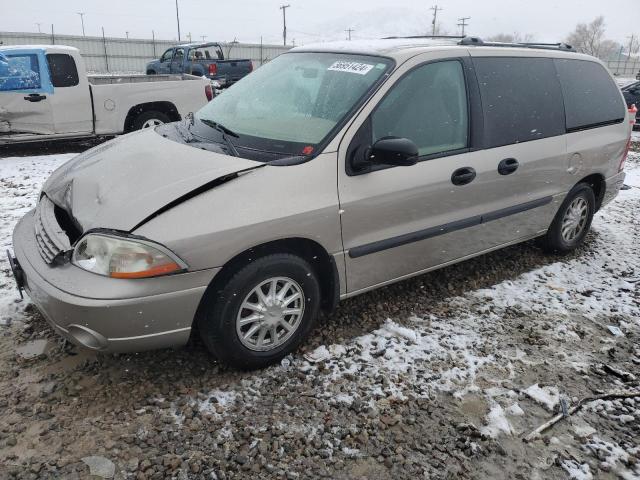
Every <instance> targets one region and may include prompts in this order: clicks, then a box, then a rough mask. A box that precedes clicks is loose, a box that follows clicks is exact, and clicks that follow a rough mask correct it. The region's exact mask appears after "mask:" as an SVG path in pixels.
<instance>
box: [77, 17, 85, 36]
mask: <svg viewBox="0 0 640 480" xmlns="http://www.w3.org/2000/svg"><path fill="white" fill-rule="evenodd" d="M77 13H78V15H80V21H81V22H82V36H83V37H84V36H86V35H85V34H84V16H85V15H86V13H84V12H77Z"/></svg>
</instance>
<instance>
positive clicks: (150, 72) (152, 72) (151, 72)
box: [147, 70, 156, 75]
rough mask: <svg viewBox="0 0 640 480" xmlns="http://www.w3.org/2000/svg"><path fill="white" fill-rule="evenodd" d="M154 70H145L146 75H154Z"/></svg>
mask: <svg viewBox="0 0 640 480" xmlns="http://www.w3.org/2000/svg"><path fill="white" fill-rule="evenodd" d="M155 74H156V71H155V70H147V75H155Z"/></svg>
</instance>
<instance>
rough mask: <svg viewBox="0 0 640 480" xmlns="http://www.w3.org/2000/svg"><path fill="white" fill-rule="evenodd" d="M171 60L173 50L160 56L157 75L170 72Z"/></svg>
mask: <svg viewBox="0 0 640 480" xmlns="http://www.w3.org/2000/svg"><path fill="white" fill-rule="evenodd" d="M172 58H173V48H170V49H169V50H167V51H166V52H164V53H163V54H162V57H160V62H159V63H158V73H164V74H167V73H169V72H170V71H171V59H172Z"/></svg>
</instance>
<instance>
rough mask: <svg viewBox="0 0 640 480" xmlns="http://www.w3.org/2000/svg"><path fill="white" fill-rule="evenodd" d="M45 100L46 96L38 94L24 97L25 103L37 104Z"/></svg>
mask: <svg viewBox="0 0 640 480" xmlns="http://www.w3.org/2000/svg"><path fill="white" fill-rule="evenodd" d="M45 98H47V96H46V95H40V94H39V93H30V94H29V95H27V96H26V97H24V99H25V100H26V101H27V102H39V101H40V100H44V99H45Z"/></svg>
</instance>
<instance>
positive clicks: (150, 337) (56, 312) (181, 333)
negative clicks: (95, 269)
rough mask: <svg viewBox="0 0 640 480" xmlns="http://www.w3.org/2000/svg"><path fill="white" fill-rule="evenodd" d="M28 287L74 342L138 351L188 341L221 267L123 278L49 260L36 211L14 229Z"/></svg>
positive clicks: (57, 327)
mask: <svg viewBox="0 0 640 480" xmlns="http://www.w3.org/2000/svg"><path fill="white" fill-rule="evenodd" d="M13 245H14V251H15V256H16V258H17V259H18V262H19V264H20V266H21V268H22V271H23V276H24V289H25V291H26V292H27V294H28V295H29V297H30V298H31V300H32V301H33V303H35V304H36V306H37V307H38V309H39V310H40V311H41V312H42V314H43V315H44V317H45V318H46V320H47V322H48V323H49V324H50V325H51V326H52V327H53V328H54V329H55V330H56V331H57V332H58V333H60V334H61V335H62V336H64V337H66V338H67V339H69V340H70V341H72V342H73V343H75V344H77V345H81V346H84V347H87V348H90V349H92V350H99V351H105V352H134V351H142V350H150V349H155V348H166V347H177V346H182V345H184V344H186V343H187V341H188V339H189V335H190V332H191V325H192V323H193V319H194V317H195V313H196V309H197V308H198V304H199V303H200V299H201V298H202V295H203V294H204V291H205V289H206V288H207V285H208V284H209V283H210V282H211V280H212V279H213V277H214V276H215V274H216V273H217V272H218V271H219V269H217V268H215V269H208V270H201V271H197V272H188V273H183V274H178V275H170V276H164V277H156V278H147V279H135V280H122V279H113V278H108V277H103V276H100V275H96V274H93V273H90V272H86V271H84V270H82V269H80V268H78V267H76V266H74V265H71V264H64V265H54V266H51V265H48V264H47V263H45V262H44V260H43V259H42V257H41V256H40V254H39V252H38V250H37V246H36V240H35V235H34V217H33V211H32V212H29V213H28V214H27V215H25V216H24V217H23V218H22V219H21V220H20V222H18V225H16V228H15V230H14V232H13Z"/></svg>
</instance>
